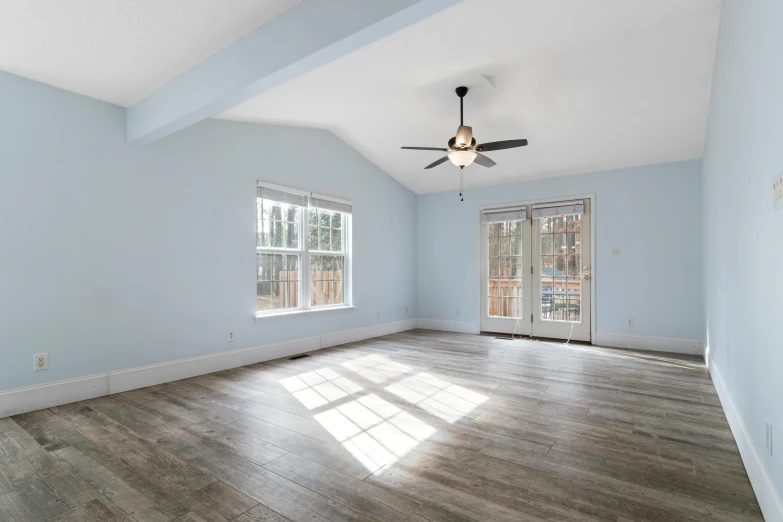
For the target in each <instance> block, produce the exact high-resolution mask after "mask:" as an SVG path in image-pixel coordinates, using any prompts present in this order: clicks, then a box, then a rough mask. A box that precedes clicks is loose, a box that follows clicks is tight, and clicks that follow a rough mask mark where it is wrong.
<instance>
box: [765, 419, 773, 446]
mask: <svg viewBox="0 0 783 522" xmlns="http://www.w3.org/2000/svg"><path fill="white" fill-rule="evenodd" d="M766 447H767V453H769V454H770V455H772V423H771V422H769V419H767V445H766Z"/></svg>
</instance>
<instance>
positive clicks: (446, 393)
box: [385, 372, 489, 423]
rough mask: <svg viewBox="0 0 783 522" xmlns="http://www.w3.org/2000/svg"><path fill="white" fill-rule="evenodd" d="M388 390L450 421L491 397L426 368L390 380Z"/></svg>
mask: <svg viewBox="0 0 783 522" xmlns="http://www.w3.org/2000/svg"><path fill="white" fill-rule="evenodd" d="M385 390H386V391H389V392H391V393H393V394H394V395H397V396H398V397H400V398H402V399H405V400H406V401H408V402H410V403H411V404H415V405H416V406H419V407H420V408H422V409H424V410H426V411H428V412H429V413H431V414H433V415H435V416H436V417H439V418H441V419H443V420H445V421H446V422H450V423H454V422H456V421H458V420H459V419H461V418H462V417H464V416H465V415H467V414H469V413H470V412H471V411H473V410H474V409H476V407H477V406H480V405H481V404H483V403H484V402H486V401H487V400H488V399H489V397H487V396H486V395H482V394H480V393H477V392H474V391H472V390H469V389H467V388H464V387H462V386H459V385H457V384H452V383H450V382H449V381H446V380H443V379H440V378H438V377H435V376H434V375H431V374H428V373H425V372H420V373H417V374H416V375H414V376H412V377H408V378H406V379H403V380H401V381H399V382H396V383H394V384H390V385H389V386H387V387H386V388H385Z"/></svg>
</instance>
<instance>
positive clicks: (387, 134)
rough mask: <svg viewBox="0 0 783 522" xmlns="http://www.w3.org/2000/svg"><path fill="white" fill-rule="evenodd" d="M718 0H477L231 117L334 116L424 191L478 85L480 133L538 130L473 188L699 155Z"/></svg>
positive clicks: (318, 123)
mask: <svg viewBox="0 0 783 522" xmlns="http://www.w3.org/2000/svg"><path fill="white" fill-rule="evenodd" d="M719 14H720V1H719V0H688V1H682V0H465V1H463V2H462V3H460V4H457V5H456V6H454V7H451V8H449V9H447V10H445V11H442V12H441V13H439V14H436V15H433V16H431V17H430V18H427V19H425V20H424V21H422V22H419V23H417V24H415V25H413V26H411V27H408V28H406V29H404V30H402V31H400V32H398V33H395V34H393V35H391V36H389V37H387V38H385V39H383V40H381V41H378V42H376V43H374V44H371V45H369V46H367V47H364V48H362V49H360V50H358V51H356V52H354V53H352V54H350V55H348V56H346V57H344V58H341V59H339V60H337V61H335V62H332V63H330V64H327V65H325V66H323V67H321V68H320V69H317V70H315V71H313V72H311V73H309V74H306V75H304V76H302V77H299V78H297V79H295V80H292V81H290V82H288V83H286V84H283V85H281V86H279V87H277V88H275V89H273V90H271V91H268V92H266V93H264V94H262V95H260V96H258V97H257V98H254V99H252V100H250V101H248V102H246V103H244V104H242V105H240V106H237V107H235V108H234V109H231V110H229V111H227V112H225V113H223V114H222V115H220V117H221V118H225V119H231V120H240V121H257V122H269V123H279V124H287V125H301V126H310V127H321V128H327V129H330V130H332V131H334V132H335V133H336V134H337V135H338V136H340V137H341V138H342V139H344V140H345V141H346V142H348V143H349V144H350V145H352V146H353V147H354V148H356V149H357V150H359V151H360V152H361V153H362V154H364V155H365V156H366V157H367V158H369V159H370V160H372V161H373V162H374V163H376V164H377V165H379V166H380V167H381V168H383V169H384V170H386V171H387V172H388V173H389V174H391V175H392V176H393V177H395V178H396V179H397V180H399V181H400V182H401V183H403V184H404V185H406V186H407V187H409V188H410V189H411V190H413V191H414V192H417V193H425V192H434V191H440V190H450V189H453V188H455V187H456V186H457V183H458V178H459V176H458V170H457V169H456V167H453V166H451V165H450V164H449V163H446V164H443V165H441V166H439V167H437V168H435V169H432V170H423V167H424V166H425V165H427V164H429V163H431V162H432V161H434V160H436V159H437V158H438V157H439V154H440V153H438V152H419V151H403V150H400V146H402V145H408V146H432V147H440V146H446V142H447V140H448V139H449V138H450V137H451V136H453V135H454V133H455V131H456V128H457V125H458V124H459V103H458V98H457V97H456V95H455V94H454V88H455V87H457V86H459V85H466V86H468V87H470V89H471V91H470V93H469V94H468V96H467V98H466V103H465V111H466V115H465V116H466V122H465V123H466V124H467V125H472V126H473V131H474V135H475V136H476V138H477V140H478V141H479V142H483V141H495V140H504V139H514V138H528V139H529V140H530V145H529V146H528V147H525V148H522V149H515V150H508V151H498V152H493V153H488V155H489V156H490V157H492V158H493V159H494V160H495V161H497V163H498V165H497V166H495V167H493V168H491V169H486V168H483V167H480V166H478V165H472V166H470V167H468V168H466V169H465V183H466V186H468V187H470V186H478V185H488V184H497V183H503V182H509V181H516V180H523V179H531V178H539V177H546V176H557V175H563V174H570V173H581V172H591V171H597V170H604V169H612V168H621V167H627V166H633V165H642V164H651V163H658V162H667V161H676V160H682V159H690V158H697V157H700V156H701V154H702V144H703V142H704V133H705V127H706V118H707V104H708V100H709V94H710V82H711V78H712V67H713V57H714V54H715V40H716V35H717V28H718V19H719Z"/></svg>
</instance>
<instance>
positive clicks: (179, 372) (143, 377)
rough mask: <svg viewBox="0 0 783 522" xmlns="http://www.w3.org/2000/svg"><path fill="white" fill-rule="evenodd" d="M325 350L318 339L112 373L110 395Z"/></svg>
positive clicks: (311, 338)
mask: <svg viewBox="0 0 783 522" xmlns="http://www.w3.org/2000/svg"><path fill="white" fill-rule="evenodd" d="M321 348H322V346H321V344H320V337H318V336H316V337H309V338H306V339H297V340H295V341H289V342H285V343H277V344H270V345H267V346H259V347H255V348H247V349H245V350H236V351H233V352H223V353H216V354H211V355H203V356H201V357H192V358H190V359H181V360H179V361H171V362H165V363H160V364H152V365H150V366H140V367H138V368H131V369H128V370H120V371H116V372H109V374H108V376H109V394H113V393H122V392H126V391H130V390H136V389H138V388H146V387H147V386H155V385H156V384H163V383H164V382H171V381H178V380H180V379H187V378H188V377H195V376H197V375H204V374H207V373H213V372H219V371H221V370H228V369H229V368H237V367H239V366H245V365H248V364H255V363H259V362H264V361H271V360H272V359H279V358H280V357H290V356H291V355H296V354H298V353H303V352H310V351H313V350H319V349H321Z"/></svg>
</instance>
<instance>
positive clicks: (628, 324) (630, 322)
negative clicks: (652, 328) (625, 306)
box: [625, 317, 633, 328]
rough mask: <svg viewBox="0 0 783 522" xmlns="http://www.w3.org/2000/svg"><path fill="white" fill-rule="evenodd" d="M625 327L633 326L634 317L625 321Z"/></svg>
mask: <svg viewBox="0 0 783 522" xmlns="http://www.w3.org/2000/svg"><path fill="white" fill-rule="evenodd" d="M625 326H627V327H629V328H630V327H632V326H633V317H629V318H628V319H626V320H625Z"/></svg>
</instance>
